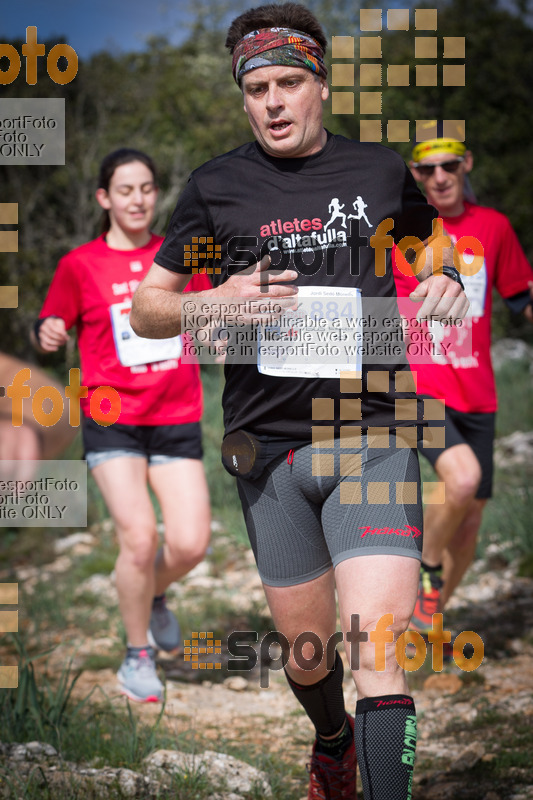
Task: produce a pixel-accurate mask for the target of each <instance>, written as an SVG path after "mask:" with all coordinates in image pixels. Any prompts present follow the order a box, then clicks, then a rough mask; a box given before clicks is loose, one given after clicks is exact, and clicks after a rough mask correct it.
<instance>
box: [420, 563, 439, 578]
mask: <svg viewBox="0 0 533 800" xmlns="http://www.w3.org/2000/svg"><path fill="white" fill-rule="evenodd" d="M420 566H421V567H422V569H423V570H424V571H425V572H429V573H433V574H434V575H435V574H438V575H439V577H440V573H441V572H442V564H437V566H436V567H428V565H427V564H426V563H425V561H421V562H420Z"/></svg>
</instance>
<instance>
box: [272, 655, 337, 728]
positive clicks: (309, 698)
mask: <svg viewBox="0 0 533 800" xmlns="http://www.w3.org/2000/svg"><path fill="white" fill-rule="evenodd" d="M285 674H286V675H287V680H288V682H289V686H290V687H291V689H292V691H293V692H294V694H295V696H296V698H297V700H298V702H299V703H300V704H301V705H302V706H303V707H304V709H305V712H306V714H307V716H308V717H309V719H310V720H311V722H312V723H313V725H314V726H315V729H316V732H317V736H320V735H322V736H334V735H335V734H336V733H338V731H340V730H341V728H342V727H343V725H344V723H345V721H346V709H345V707H344V694H343V691H342V679H343V677H344V667H343V665H342V659H341V657H340V655H339V654H338V653H337V654H336V657H335V667H334V668H333V669H332V670H331V672H328V674H327V675H326V676H325V677H324V678H322V680H320V681H318V683H313V684H311V686H301V685H300V684H298V683H296V682H295V681H293V680H292V678H290V677H289V675H288V674H287V671H285Z"/></svg>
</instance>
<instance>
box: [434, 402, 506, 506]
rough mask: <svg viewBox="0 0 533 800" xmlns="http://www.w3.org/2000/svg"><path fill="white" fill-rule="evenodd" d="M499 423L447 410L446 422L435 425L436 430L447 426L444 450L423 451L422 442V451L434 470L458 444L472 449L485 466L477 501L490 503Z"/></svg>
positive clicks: (485, 416) (491, 416)
mask: <svg viewBox="0 0 533 800" xmlns="http://www.w3.org/2000/svg"><path fill="white" fill-rule="evenodd" d="M495 423H496V414H469V413H467V412H466V411H456V410H455V409H454V408H450V407H449V406H446V410H445V412H444V420H442V421H432V422H431V425H432V427H435V428H437V427H441V426H444V447H443V448H440V447H423V446H422V443H421V442H419V444H418V449H419V450H420V452H421V453H422V454H423V455H424V456H425V457H426V458H427V459H428V461H429V462H430V463H431V464H432V466H433V467H434V466H435V463H436V461H437V459H438V457H439V456H440V455H441V453H442V452H443V451H444V450H448V449H449V448H450V447H454V446H455V445H457V444H467V445H469V446H470V447H471V448H472V450H473V451H474V453H475V455H476V458H477V460H478V461H479V464H480V466H481V483H480V484H479V487H478V490H477V493H476V497H477V498H479V499H480V500H485V499H488V498H489V497H492V479H493V472H494V459H493V454H494V432H495Z"/></svg>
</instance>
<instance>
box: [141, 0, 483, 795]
mask: <svg viewBox="0 0 533 800" xmlns="http://www.w3.org/2000/svg"><path fill="white" fill-rule="evenodd" d="M226 45H227V46H228V48H229V49H230V51H231V52H232V54H233V74H234V77H235V80H236V82H237V84H238V85H239V87H240V88H241V90H242V93H243V98H244V109H245V112H246V113H247V115H248V118H249V120H250V124H251V127H252V130H253V133H254V136H255V142H251V143H249V144H246V145H243V146H242V147H240V148H237V149H236V150H234V151H232V152H230V153H226V154H225V155H223V156H220V157H218V158H215V159H213V160H212V161H210V162H208V163H207V164H205V165H204V166H203V167H201V168H200V169H198V170H196V171H195V172H194V173H193V174H192V175H191V177H190V179H189V183H188V184H187V187H186V188H185V190H184V192H183V194H182V196H181V197H180V199H179V200H178V204H177V207H176V210H175V212H174V215H173V218H172V220H171V223H170V226H169V230H168V233H167V238H166V239H165V242H164V244H163V246H162V248H161V250H160V251H159V253H158V255H157V256H156V261H155V263H154V265H153V267H152V269H151V271H150V273H149V274H148V276H147V277H146V278H145V280H144V281H143V283H142V284H141V286H140V287H139V289H138V290H137V293H136V295H135V298H134V306H133V313H132V317H131V320H132V325H133V326H134V328H135V330H136V331H137V333H139V334H140V335H142V336H149V337H155V338H157V337H167V336H171V335H174V334H176V333H177V332H179V331H180V330H181V328H180V325H181V322H182V313H183V315H184V316H185V315H186V314H187V313H189V310H190V308H191V305H190V304H187V303H186V302H185V299H184V300H183V303H182V297H181V292H182V291H183V289H184V287H185V285H186V284H187V281H188V279H189V277H190V272H191V268H190V266H188V265H186V264H185V253H186V252H187V248H188V249H189V250H190V244H191V241H192V240H193V237H206V236H207V237H213V238H212V241H213V243H215V244H220V245H222V257H221V260H220V274H218V275H214V283H215V284H216V285H215V288H213V289H212V290H209V291H206V292H202V293H200V294H198V295H196V299H197V301H198V308H200V309H201V311H202V312H203V313H204V316H205V315H206V314H207V316H209V308H212V309H213V311H212V314H211V317H212V318H213V319H215V318H216V317H217V313H218V312H219V311H220V307H221V305H224V304H225V307H226V309H230V308H232V307H234V306H235V305H238V304H239V303H241V308H242V314H241V315H240V321H238V322H239V324H240V323H242V322H243V321H248V320H249V316H247V315H246V311H247V307H246V306H245V304H246V301H250V300H253V301H256V305H257V307H258V308H261V304H263V305H264V303H265V302H266V301H271V302H272V303H273V304H275V303H279V304H280V305H281V306H283V307H284V308H285V309H286V310H287V309H288V312H287V313H290V311H291V309H292V308H294V307H295V306H296V304H297V303H302V302H303V303H304V304H306V305H305V307H306V308H307V309H310V310H311V312H312V314H313V316H311V323H310V324H311V327H313V324H314V322H313V321H316V319H320V318H322V319H328V317H329V319H330V321H331V319H332V318H333V319H335V320H336V319H339V318H341V317H342V318H343V319H344V322H343V323H342V325H341V328H340V332H338V335H339V338H342V336H343V335H344V333H345V329H346V330H347V329H348V328H350V327H351V326H352V325H353V320H354V319H356V318H357V317H358V315H359V318H361V319H362V320H363V323H364V321H365V320H366V324H367V325H368V326H369V327H372V325H373V324H374V322H375V313H374V312H375V309H376V308H378V309H379V308H381V317H382V322H383V325H382V328H383V329H382V334H383V331H384V330H385V328H386V327H388V326H389V325H392V326H393V325H394V324H396V322H397V316H398V315H397V308H396V300H395V289H394V282H393V277H392V271H391V267H390V248H391V246H392V241H393V239H394V240H395V241H399V240H400V239H401V238H403V237H404V236H412V237H418V238H419V239H420V240H422V241H424V240H426V239H427V238H428V237H429V236H431V233H432V221H433V218H434V217H435V216H436V212H435V210H434V209H433V208H432V207H431V206H429V205H427V203H426V201H425V200H424V198H423V196H422V195H421V193H420V192H419V190H418V189H417V187H416V184H415V182H414V180H413V179H412V177H411V175H410V173H409V171H408V170H407V168H406V167H405V165H404V163H403V161H402V159H401V158H400V156H398V155H397V154H395V153H393V152H392V151H390V150H388V149H387V148H384V147H381V146H379V145H374V144H362V143H359V142H352V141H349V140H347V139H344V138H343V137H340V136H334V135H332V134H330V133H329V132H327V131H326V130H325V129H324V127H323V124H322V107H323V102H324V101H325V100H326V99H327V97H328V86H327V82H326V69H325V67H324V63H323V54H324V50H325V47H326V39H325V35H324V33H323V31H322V28H321V26H320V24H319V23H318V21H317V20H316V18H315V17H314V16H313V15H312V14H311V13H310V12H309V11H308V10H307V9H306V8H305V7H304V6H301V5H298V4H295V3H286V4H284V5H272V6H262V7H259V8H257V9H252V10H251V11H249V12H246V13H245V14H242V15H241V16H240V17H238V18H237V19H236V20H234V22H233V23H232V25H231V26H230V28H229V31H228V37H227V41H226ZM334 199H336V203H334V204H333V205H334V206H335V208H339V209H340V208H342V207H344V208H345V209H346V210H349V209H352V208H354V207H355V206H354V203H358V204H359V206H358V207H361V208H364V210H365V215H364V216H365V217H366V219H363V224H362V226H360V219H359V218H360V217H361V214H360V215H359V218H357V219H355V217H357V215H352V216H353V217H354V220H348V219H347V218H346V216H345V215H344V214H338V215H337V217H336V218H335V219H330V218H331V216H332V215H331V213H330V212H331V204H332V201H333V200H334ZM328 209H330V210H329V211H328ZM343 217H344V219H343ZM382 221H385V222H383V224H382V227H381V228H380V227H379V223H381V222H382ZM369 222H370V225H371V228H372V231H371V228H370V227H369V224H368V223H369ZM329 223H331V224H329ZM349 226H350V227H349ZM378 229H379V230H378ZM372 233H373V235H372ZM387 233H390V234H391V235H388V236H385V234H387ZM376 234H377V235H376ZM371 236H372V238H370V237H371ZM204 241H205V240H204ZM428 253H429V248H428ZM268 254H270V257H268ZM385 254H386V256H385ZM448 255H449V254H448ZM270 261H272V266H278V267H279V269H278V270H277V271H273V270H272V269H270V270H269V265H270ZM449 263H450V264H451V261H450V262H449ZM217 266H218V263H217ZM238 270H240V271H238ZM280 270H282V271H281V272H280ZM445 271H446V272H447V273H448V275H449V276H451V277H448V276H447V275H445V274H442V271H441V272H440V274H433V271H432V265H431V263H430V258H429V255H428V258H427V260H426V263H425V266H424V268H423V269H422V271H421V272H419V276H418V277H419V278H420V279H421V282H420V284H419V285H418V287H417V289H416V291H415V292H414V294H415V295H416V297H417V298H418V299H419V300H421V301H422V302H421V308H420V311H419V315H420V316H427V315H432V316H433V317H436V318H455V319H457V318H461V317H462V315H463V314H464V313H465V311H466V307H467V305H468V302H467V301H466V298H465V296H464V293H463V291H462V289H461V286H460V284H459V283H458V282H456V280H455V277H456V275H455V273H454V272H453V270H451V269H449V268H446V267H445ZM189 298H190V295H189V294H188V295H187V300H189ZM373 298H377V299H378V300H379V301H382V303H383V304H384V306H385V307H386V308H389V309H391V311H390V315H389V316H387V314H388V312H387V313H385V312H383V305H382V306H379V304H376V301H375V300H373ZM200 316H201V315H200ZM378 316H379V314H378ZM308 318H309V315H308ZM262 321H264V319H263V318H262ZM363 323H361V324H362V325H363ZM320 324H321V323H320ZM317 327H319V323H317ZM363 327H364V325H363ZM259 329H260V332H259V333H258V334H257V336H253V337H251V338H250V342H251V343H252V344H251V346H252V350H253V353H254V357H255V358H256V359H257V363H254V364H251V363H245V362H249V360H250V359H249V358H248V353H246V354H244V352H243V353H241V354H240V355H242V357H239V353H238V352H237V355H235V349H233V350H232V351H231V352H230V354H229V355H228V357H227V359H226V366H225V373H226V388H225V391H224V397H223V404H224V421H225V428H226V438H225V443H226V445H227V448H226V451H227V452H226V456H227V463H228V464H229V466H230V468H231V464H232V462H233V467H234V471H235V473H236V474H238V475H240V476H241V477H238V486H239V493H240V497H241V501H242V505H243V511H244V514H245V518H246V524H247V528H248V532H249V535H250V540H251V543H252V547H253V550H254V554H255V556H256V561H257V565H258V569H259V572H260V574H261V577H262V580H263V584H264V589H265V593H266V596H267V599H268V603H269V606H270V610H271V613H272V617H273V619H274V623H275V626H276V629H277V630H278V631H280V632H281V633H282V634H283V635H284V636H285V637H286V638H287V640H288V642H289V643H290V646H291V656H290V660H289V661H288V663H287V665H286V674H287V679H288V681H289V684H290V686H291V688H292V690H293V692H294V694H295V695H296V697H297V698H298V700H299V701H300V703H301V704H302V705H303V707H304V709H305V710H306V712H307V714H308V716H309V717H310V719H311V720H312V722H313V724H314V725H315V728H316V732H317V739H316V742H315V745H314V748H313V755H312V759H311V765H310V773H311V775H310V786H309V794H308V798H309V800H319V799H321V798H322V799H323V798H331V800H336V799H337V798H339V800H340V798H348V797H349V798H350V799H351V800H352V799H353V798H354V797H355V766H356V761H355V750H357V757H358V760H359V765H360V770H361V776H362V782H363V788H364V791H365V796H368V797H372V798H373V800H391V798H392V797H394V798H395V800H404V798H405V799H407V798H409V797H410V796H411V783H412V768H413V763H414V751H415V744H416V716H415V708H414V703H413V699H412V697H411V696H410V695H409V691H408V688H407V683H406V680H405V675H404V672H403V670H402V669H401V667H400V666H399V664H398V661H397V659H396V652H395V645H394V643H393V642H392V639H393V636H394V639H396V638H397V637H398V636H399V635H400V634H401V633H403V632H404V631H405V630H406V628H407V626H408V624H409V620H410V617H411V613H412V610H413V607H414V603H415V599H416V593H417V586H418V574H419V559H420V551H421V529H422V513H421V498H420V479H419V473H418V462H417V456H416V438H415V440H413V438H412V433H413V430H414V432H415V437H416V413H415V417H414V419H415V424H414V428H413V423H412V422H411V425H410V426H409V424H408V421H407V420H406V419H405V415H404V414H401V413H399V412H398V409H399V408H400V407H402V408H407V407H408V405H405V404H406V403H407V404H409V403H413V402H415V404H416V401H415V400H414V394H413V393H412V391H411V390H412V388H413V387H412V385H411V380H410V378H411V376H410V372H409V368H408V365H407V361H406V359H405V354H404V351H403V345H398V347H397V348H396V346H394V347H392V348H389V349H388V351H387V358H386V359H385V361H384V360H383V359H381V361H380V360H379V359H378V361H377V363H370V362H372V358H368V357H366V356H365V355H364V354H363V356H360V355H359V356H357V355H355V356H354V360H353V361H351V363H353V372H351V373H350V372H346V371H345V370H344V371H341V367H339V366H337V365H336V364H335V363H331V362H332V358H330V357H328V356H326V357H324V358H317V359H315V360H313V359H311V360H310V359H308V358H306V357H304V356H302V357H301V358H300V360H299V361H298V360H297V363H296V364H294V363H290V361H289V360H288V359H287V358H286V355H287V354H288V352H289V350H290V338H288V337H290V336H292V337H294V336H296V337H298V336H300V337H301V339H298V341H299V342H301V348H302V349H301V351H300V352H301V353H305V352H306V350H305V347H304V342H302V341H301V340H304V339H305V337H306V335H307V333H312V335H317V336H318V333H317V332H316V330H315V331H312V332H310V331H307V332H306V333H298V331H297V330H296V331H295V330H293V329H291V330H290V331H289V332H288V333H285V334H283V335H281V336H279V335H278V336H277V338H276V335H275V333H274V334H273V333H272V330H274V332H275V331H276V328H275V324H271V325H270V326H268V325H266V326H265V327H263V329H262V332H261V326H259ZM269 331H270V332H269ZM239 332H241V333H242V331H240V330H239V329H238V328H237V333H239ZM278 333H279V332H278ZM269 336H270V338H269ZM280 338H281V340H282V343H281V345H280V344H279V340H280ZM390 338H391V341H393V339H394V337H390ZM377 339H379V337H378V336H376V338H375V339H374V340H371V341H372V342H375V341H376V340H377ZM332 341H333V340H332ZM332 341H330V343H329V344H330V345H332ZM366 341H367V342H368V339H367V340H366ZM265 343H266V345H268V346H264V345H265ZM328 346H329V345H328ZM269 348H271V352H273V353H274V354H278V356H279V357H278V358H276V357H274V358H270V359H269V358H268V357H265V352H268V351H269ZM283 348H285V350H284V349H283ZM316 352H318V350H317V351H316ZM321 352H324V351H321ZM327 352H328V353H333V352H336V351H334V349H333V347H332V346H331V347H330V349H329V350H328V351H327ZM354 352H356V351H354ZM383 352H385V350H383ZM244 355H246V356H247V357H246V358H245V357H244ZM367 355H368V354H367ZM375 361H376V359H375V358H374V362H375ZM345 393H348V396H346V394H345ZM343 394H345V396H344V397H343V396H342V395H343ZM354 395H355V397H354ZM398 403H400V406H399V405H398ZM401 403H404V405H403V406H401ZM409 407H410V408H412V405H411V406H409ZM408 418H409V417H408ZM411 419H412V417H411ZM316 421H319V423H320V424H319V425H314V424H313V423H314V422H316ZM324 422H326V424H324ZM408 428H409V434H407V433H406V431H407V429H408ZM232 443H233V445H232ZM243 443H244V444H243ZM232 446H234V450H233V451H232V450H231V448H232ZM246 446H248V448H249V453H248V456H249V457H248V458H247V460H246V459H244V461H241V460H240V459H241V457H242V454H243V447H244V449H245V448H246ZM258 453H259V455H258ZM254 457H256V461H255V463H254V465H253V469H249V465H250V463H251V462H252V461H253V458H254ZM244 462H246V464H245V465H244V466H243V464H244ZM243 469H244V477H242V475H243ZM335 588H336V589H337V592H338V597H339V606H340V613H341V623H342V627H343V632H344V634H345V638H346V639H347V640H348V641H349V642H350V641H351V647H348V652H349V653H350V656H351V660H350V663H351V666H352V671H353V676H354V680H355V683H356V686H357V692H358V701H357V708H356V717H355V746H354V741H353V735H352V733H353V730H354V720H353V718H352V717H351V716H350V715H347V714H346V711H345V708H344V699H343V693H342V679H343V667H342V662H341V660H340V658H339V656H338V655H337V656H336V658H330V659H327V658H326V656H325V655H324V657H323V658H321V655H322V654H323V653H322V652H321V649H322V650H323V651H324V652H325V650H326V643H327V641H328V639H329V638H330V637H331V636H332V635H333V634H334V632H335V626H336V608H335ZM354 615H358V617H356V616H354ZM386 615H387V616H386ZM357 624H358V628H359V630H357ZM385 629H387V630H385ZM350 631H351V633H350ZM305 632H312V633H313V634H315V636H314V639H313V641H314V644H313V643H311V642H310V641H309V638H313V637H309V635H308V636H307V637H306V638H307V640H308V641H307V642H306V643H305V644H304V647H303V651H301V652H300V651H299V648H298V644H299V642H301V639H300V640H298V636H299V635H301V634H303V633H305ZM359 632H360V635H359V641H357V635H358V634H359ZM347 634H348V635H347ZM385 642H387V643H386V644H385ZM295 643H296V647H295V646H294V645H295ZM313 652H315V653H317V657H316V659H315V660H313ZM380 661H383V663H379V662H380ZM317 662H319V663H317Z"/></svg>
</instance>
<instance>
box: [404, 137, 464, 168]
mask: <svg viewBox="0 0 533 800" xmlns="http://www.w3.org/2000/svg"><path fill="white" fill-rule="evenodd" d="M465 152H466V145H465V144H464V142H459V141H458V140H457V139H445V138H440V139H428V140H427V141H425V142H419V143H418V144H417V145H415V146H414V147H413V154H412V155H413V161H414V162H416V163H418V162H419V161H422V159H423V158H427V157H428V156H440V155H454V156H463V155H464V154H465Z"/></svg>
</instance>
